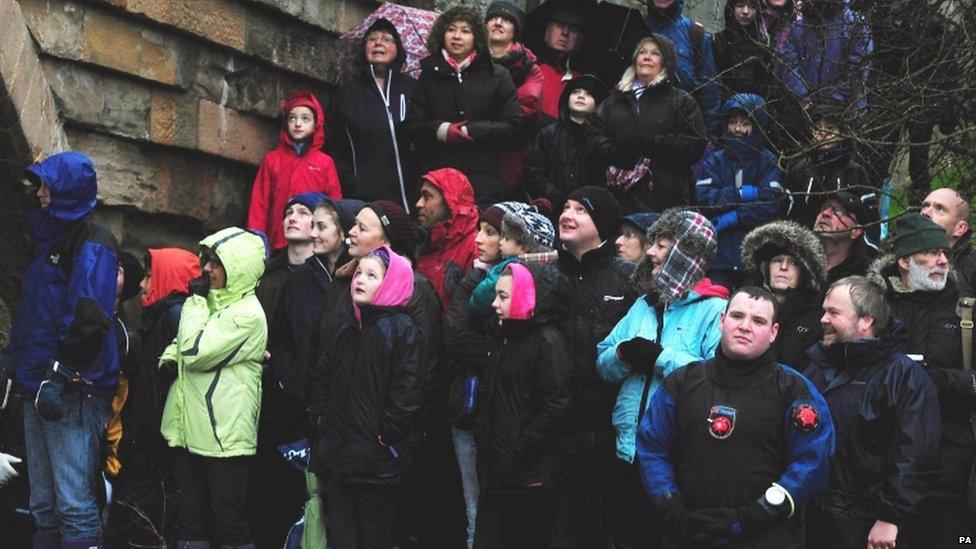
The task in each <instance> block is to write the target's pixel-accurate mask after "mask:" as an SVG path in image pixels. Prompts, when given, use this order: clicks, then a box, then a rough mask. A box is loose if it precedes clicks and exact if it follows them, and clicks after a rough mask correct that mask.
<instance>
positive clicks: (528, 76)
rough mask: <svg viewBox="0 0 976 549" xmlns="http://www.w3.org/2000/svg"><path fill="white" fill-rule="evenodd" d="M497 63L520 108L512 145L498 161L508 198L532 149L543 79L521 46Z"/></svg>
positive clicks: (517, 45)
mask: <svg viewBox="0 0 976 549" xmlns="http://www.w3.org/2000/svg"><path fill="white" fill-rule="evenodd" d="M496 62H499V61H496ZM499 63H500V64H501V65H502V66H503V67H505V68H506V69H508V72H509V74H511V75H512V82H513V83H514V84H515V92H516V94H518V102H519V107H521V108H522V123H521V128H520V130H519V132H518V134H517V135H516V136H515V141H514V143H515V144H514V146H513V147H512V148H511V149H509V150H507V151H505V152H504V153H502V157H501V177H502V182H504V183H505V187H506V188H507V189H508V191H509V195H511V196H515V194H514V192H515V191H516V189H517V187H518V184H519V182H520V180H521V179H522V169H523V167H524V165H525V157H526V156H527V155H528V154H529V150H530V149H531V148H532V138H533V137H534V136H535V133H536V129H537V127H538V125H539V124H538V122H539V118H540V116H541V113H542V100H543V95H542V88H543V85H544V78H543V75H542V69H541V68H539V64H538V62H537V60H536V57H535V54H534V53H532V50H530V49H529V48H526V47H525V46H523V45H522V44H518V43H516V44H514V45H513V46H512V49H511V50H510V51H509V54H508V56H507V57H506V58H505V59H504V60H502V61H500V62H499Z"/></svg>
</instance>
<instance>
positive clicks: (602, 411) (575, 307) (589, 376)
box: [557, 241, 637, 431]
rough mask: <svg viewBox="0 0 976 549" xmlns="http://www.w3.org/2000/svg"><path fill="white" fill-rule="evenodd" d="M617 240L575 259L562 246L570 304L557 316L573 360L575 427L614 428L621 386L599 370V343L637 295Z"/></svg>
mask: <svg viewBox="0 0 976 549" xmlns="http://www.w3.org/2000/svg"><path fill="white" fill-rule="evenodd" d="M615 251H616V250H615V249H614V245H613V242H609V241H608V242H604V243H603V245H602V246H600V247H599V248H597V249H595V250H591V251H589V252H587V253H585V254H583V257H582V258H581V260H577V259H576V257H574V256H573V254H571V253H569V252H567V251H566V250H560V251H559V270H560V272H561V274H562V280H561V281H560V283H561V284H565V285H566V290H565V291H563V290H560V293H564V294H567V295H568V296H569V297H568V300H569V307H568V309H569V310H568V311H567V312H566V314H563V315H562V316H561V318H560V319H559V320H558V321H557V322H558V327H559V331H560V332H562V335H563V339H564V340H565V341H566V349H567V351H569V356H570V357H571V360H572V373H571V391H572V404H571V410H570V417H569V422H570V425H571V426H572V427H573V428H574V429H577V430H589V429H596V430H604V429H605V430H607V431H610V412H611V410H612V409H613V405H614V402H615V401H616V398H617V389H618V388H617V387H615V386H613V385H607V384H606V383H603V381H601V380H600V378H599V377H598V376H597V373H596V345H597V343H599V342H601V341H603V340H604V338H606V337H607V335H608V334H609V333H610V330H612V329H613V327H614V326H616V325H617V322H619V321H620V319H621V318H623V317H624V315H625V314H627V311H628V310H630V307H631V305H633V304H634V301H636V300H637V290H636V289H635V288H634V285H633V283H632V282H631V280H630V277H631V275H632V274H633V272H634V265H633V264H632V263H628V262H626V261H624V260H622V259H619V258H617V257H616V255H615V253H614V252H615Z"/></svg>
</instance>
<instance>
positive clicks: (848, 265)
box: [827, 238, 877, 287]
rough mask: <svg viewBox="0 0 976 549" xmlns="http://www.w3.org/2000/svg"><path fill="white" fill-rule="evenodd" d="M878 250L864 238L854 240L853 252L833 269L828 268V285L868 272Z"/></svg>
mask: <svg viewBox="0 0 976 549" xmlns="http://www.w3.org/2000/svg"><path fill="white" fill-rule="evenodd" d="M876 255H877V251H876V250H875V249H874V248H872V247H870V246H868V245H867V244H865V243H864V239H863V238H859V239H857V240H855V241H854V246H853V247H852V248H851V253H850V254H848V255H847V257H846V258H845V259H844V261H841V262H840V263H839V264H837V265H835V266H834V268H833V269H828V270H827V286H828V287H829V286H830V285H831V284H833V283H834V282H837V281H838V280H840V279H842V278H844V277H848V276H855V275H856V276H864V275H866V274H868V269H869V268H870V267H871V262H872V261H874V258H875V256H876Z"/></svg>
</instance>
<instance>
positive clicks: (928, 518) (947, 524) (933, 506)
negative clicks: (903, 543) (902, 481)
mask: <svg viewBox="0 0 976 549" xmlns="http://www.w3.org/2000/svg"><path fill="white" fill-rule="evenodd" d="M918 513H919V516H918V519H917V520H916V521H915V522H913V523H912V528H911V534H912V535H911V540H912V545H913V546H916V547H932V548H933V549H939V548H942V547H958V546H959V545H960V544H959V538H960V537H972V536H974V535H976V524H974V522H976V519H974V517H973V516H972V514H971V513H970V512H969V511H968V510H967V509H966V499H965V498H963V497H958V498H953V497H942V498H933V499H931V500H928V501H925V502H923V503H922V504H921V505H919V509H918Z"/></svg>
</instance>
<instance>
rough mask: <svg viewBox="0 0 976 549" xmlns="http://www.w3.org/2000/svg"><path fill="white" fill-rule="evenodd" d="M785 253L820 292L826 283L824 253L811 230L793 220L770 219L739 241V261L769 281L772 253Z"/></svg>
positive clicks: (806, 279) (825, 256)
mask: <svg viewBox="0 0 976 549" xmlns="http://www.w3.org/2000/svg"><path fill="white" fill-rule="evenodd" d="M782 252H786V253H788V254H790V255H792V256H793V257H795V258H796V259H797V260H798V261H799V262H800V265H801V266H802V268H803V275H804V276H803V280H804V281H809V286H810V287H811V288H812V289H813V290H816V291H818V292H819V291H821V290H823V289H824V287H825V286H826V284H827V254H826V253H824V249H823V245H822V244H821V243H820V239H818V238H817V236H816V235H815V234H813V231H811V230H810V229H807V228H806V227H803V226H802V225H800V224H799V223H796V222H794V221H773V222H772V223H767V224H765V225H763V226H761V227H756V228H755V229H753V230H752V231H750V232H749V234H747V235H746V237H745V240H743V241H742V263H743V264H744V265H745V266H746V268H747V269H749V271H750V272H752V273H753V274H755V275H756V276H757V278H758V279H761V280H762V281H763V283H764V284H768V280H767V277H768V276H769V272H768V269H767V266H768V265H769V260H770V259H772V258H773V256H775V255H777V254H779V253H782Z"/></svg>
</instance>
